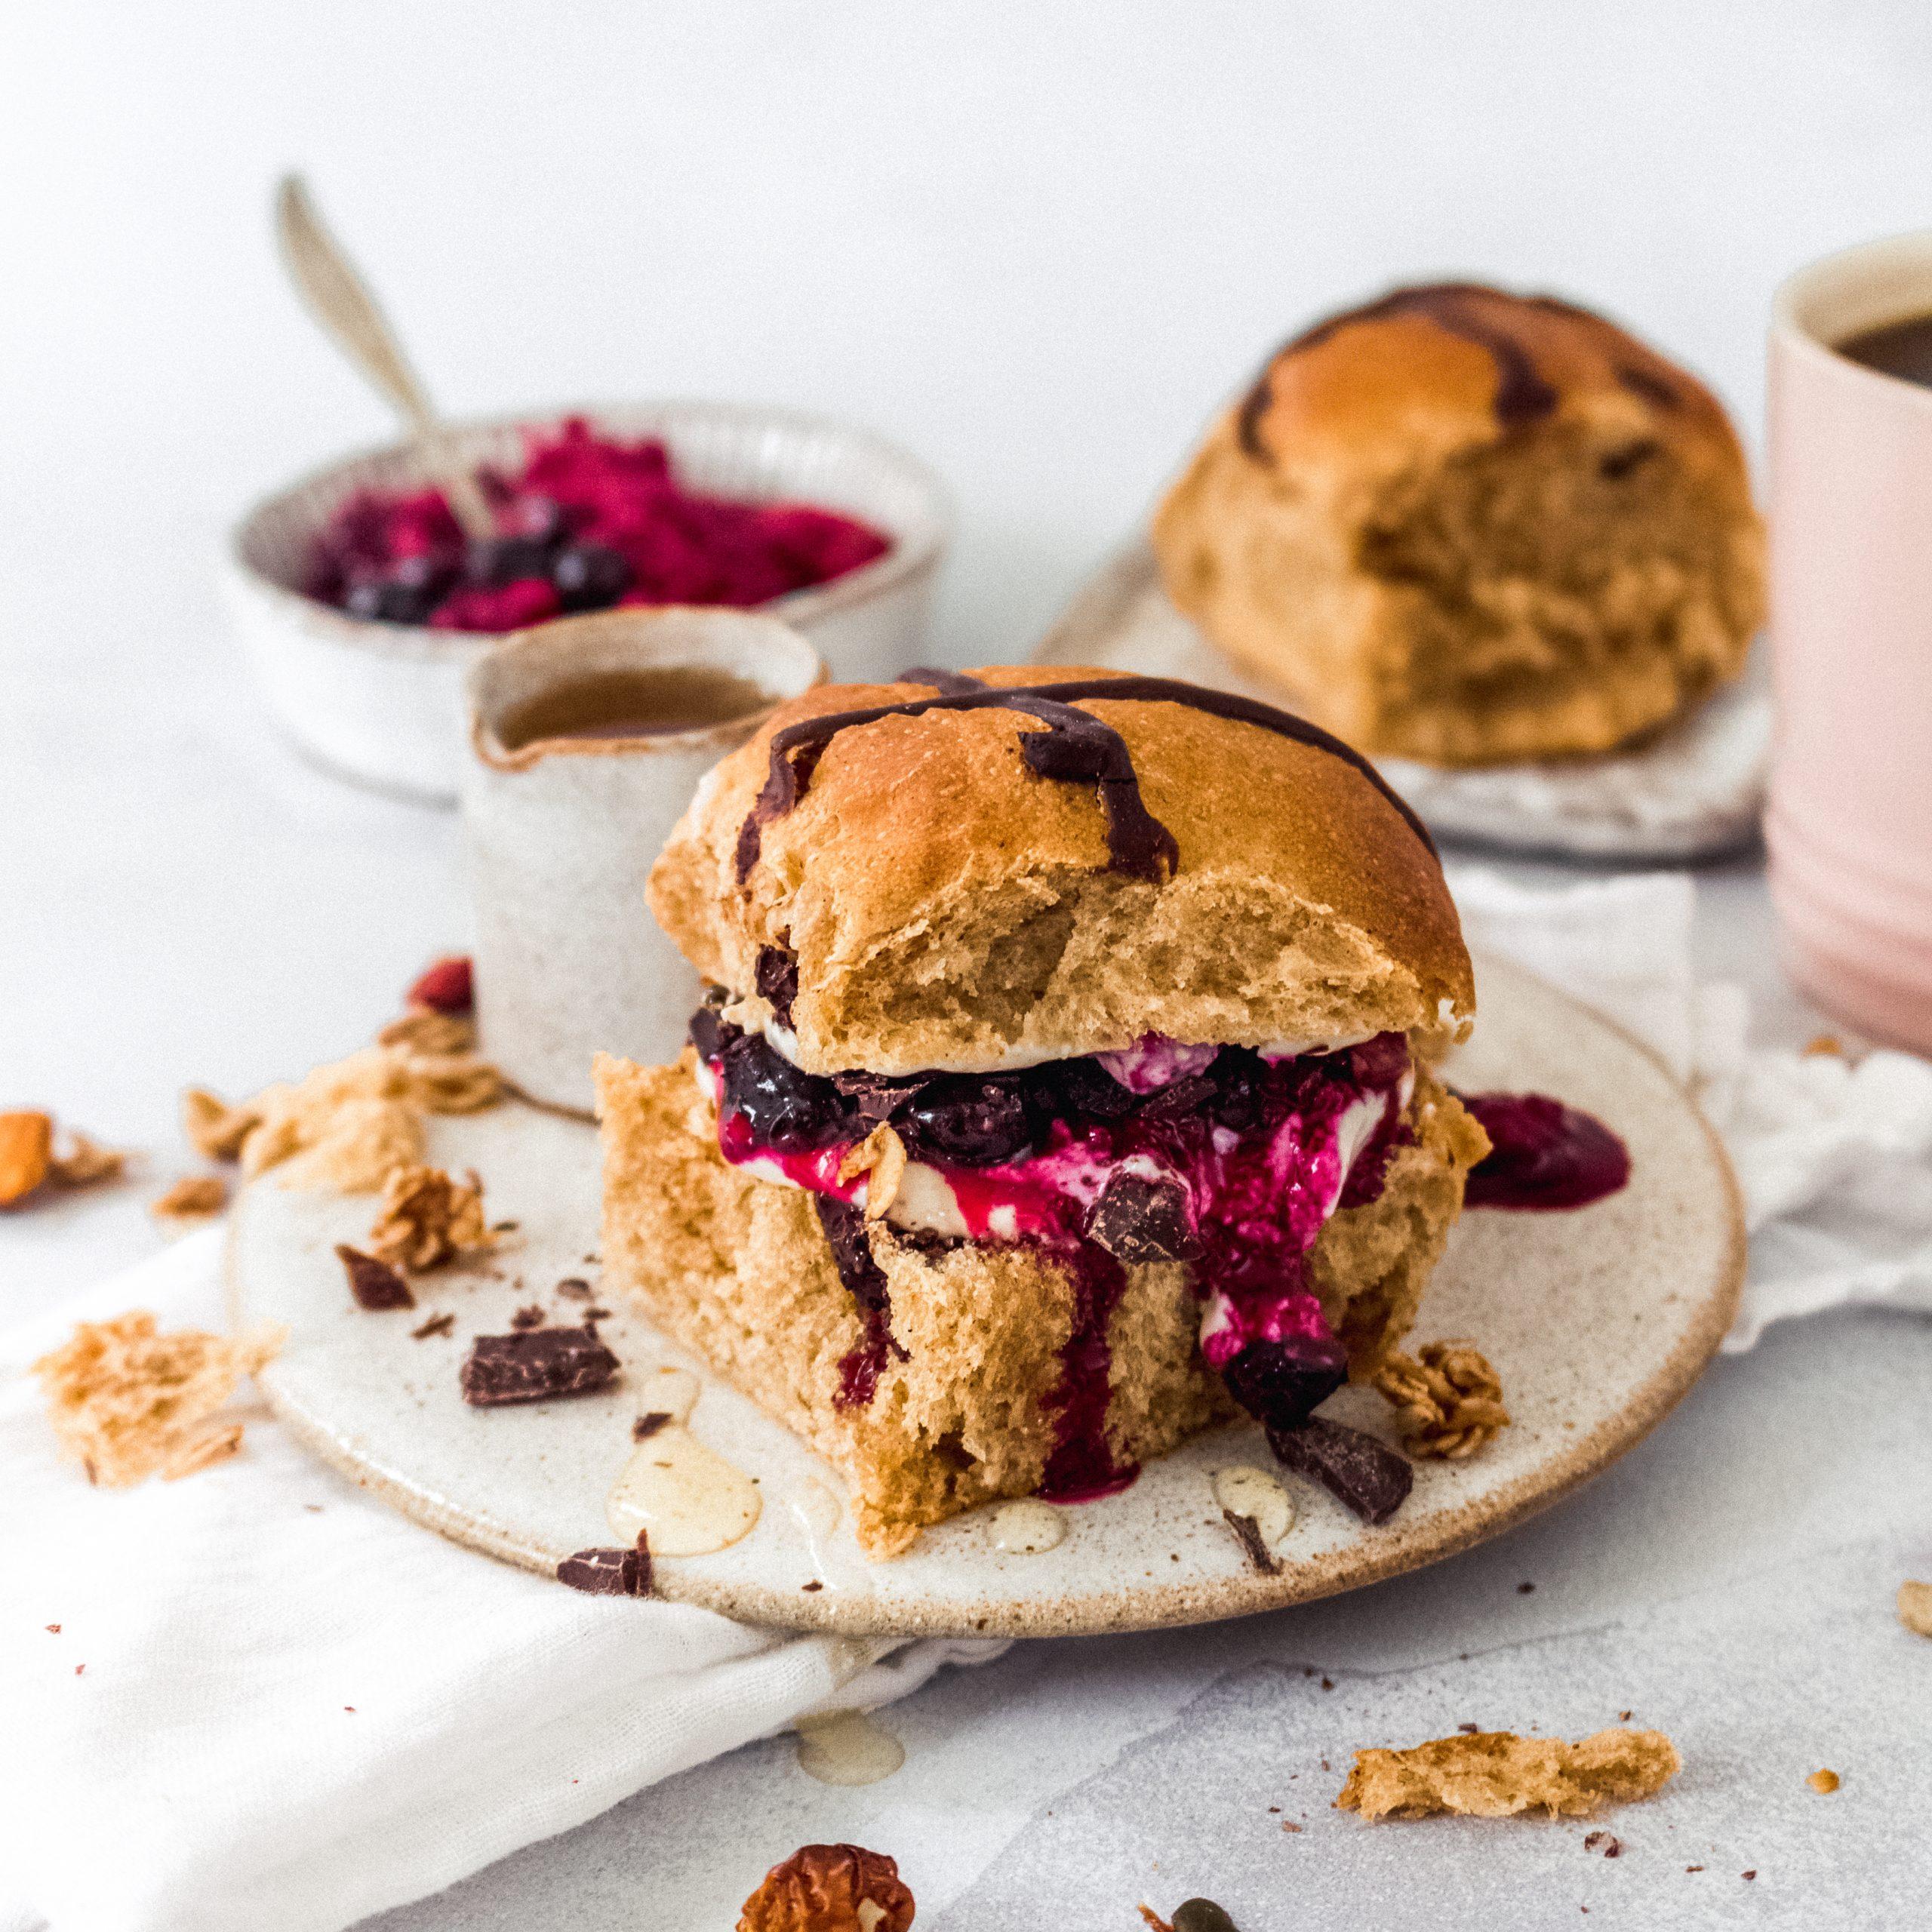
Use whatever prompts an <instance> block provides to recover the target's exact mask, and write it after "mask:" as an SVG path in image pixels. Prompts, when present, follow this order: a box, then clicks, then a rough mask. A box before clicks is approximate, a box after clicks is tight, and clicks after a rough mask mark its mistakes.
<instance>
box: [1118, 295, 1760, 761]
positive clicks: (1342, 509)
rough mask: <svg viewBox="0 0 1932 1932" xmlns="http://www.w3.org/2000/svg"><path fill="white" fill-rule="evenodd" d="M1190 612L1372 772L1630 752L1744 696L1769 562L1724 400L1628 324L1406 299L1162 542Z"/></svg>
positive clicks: (1324, 363)
mask: <svg viewBox="0 0 1932 1932" xmlns="http://www.w3.org/2000/svg"><path fill="white" fill-rule="evenodd" d="M1153 536H1154V546H1155V551H1156V552H1157V553H1158V556H1159V558H1160V562H1161V571H1162V574H1163V577H1164V579H1165V581H1166V584H1167V587H1168V593H1169V595H1171V597H1172V598H1173V599H1174V602H1175V604H1176V605H1178V606H1179V608H1180V609H1181V610H1182V611H1184V612H1186V614H1188V615H1189V617H1192V618H1193V619H1194V620H1195V622H1196V623H1198V624H1199V625H1200V626H1201V629H1203V630H1204V632H1206V633H1207V635H1208V636H1209V637H1210V638H1212V639H1213V640H1214V641H1215V642H1216V643H1217V644H1218V645H1220V646H1221V648H1223V650H1225V651H1227V652H1228V653H1229V654H1230V655H1231V656H1232V657H1235V658H1236V659H1238V660H1239V661H1240V662H1241V663H1243V664H1244V665H1246V666H1249V667H1250V668H1251V669H1254V671H1256V672H1260V674H1261V675H1263V676H1264V677H1266V678H1270V679H1272V680H1274V681H1278V682H1279V683H1280V684H1281V685H1282V686H1283V687H1284V689H1286V690H1287V691H1289V692H1291V693H1292V694H1294V695H1295V696H1296V697H1297V699H1298V700H1300V702H1301V703H1303V705H1304V706H1306V709H1308V711H1309V713H1310V715H1312V716H1315V717H1317V718H1320V719H1321V721H1323V722H1324V724H1327V725H1328V726H1329V727H1330V728H1331V729H1333V730H1335V731H1340V732H1341V733H1342V734H1343V735H1344V736H1346V737H1348V738H1349V740H1350V741H1351V742H1352V743H1355V744H1358V745H1359V746H1361V747H1362V748H1363V749H1365V750H1368V751H1372V752H1377V753H1384V752H1386V753H1394V754H1397V755H1401V756H1404V757H1411V758H1422V759H1426V760H1428V761H1431V762H1433V763H1436V764H1451V765H1454V764H1494V763H1500V762H1505V761H1510V760H1514V759H1522V758H1539V757H1546V756H1552V755H1565V754H1569V753H1576V752H1598V751H1604V750H1607V749H1611V748H1612V747H1614V746H1617V745H1620V744H1623V743H1626V742H1627V741H1629V740H1630V739H1632V738H1633V737H1637V736H1638V735H1640V734H1642V733H1644V732H1645V731H1650V730H1651V729H1653V728H1655V727H1657V725H1660V724H1663V723H1664V722H1665V721H1667V720H1668V719H1669V718H1672V717H1673V716H1675V715H1677V714H1678V712H1681V710H1683V709H1684V708H1685V707H1687V706H1690V705H1691V704H1694V703H1696V702H1697V700H1700V699H1701V698H1703V697H1706V696H1707V695H1708V694H1709V693H1710V692H1712V691H1714V690H1715V689H1716V688H1718V686H1719V685H1722V684H1724V682H1726V681H1728V680H1729V679H1730V678H1734V677H1735V676H1736V675H1737V673H1738V672H1739V671H1740V669H1742V667H1743V662H1744V657H1745V654H1746V649H1747V648H1748V647H1749V642H1750V639H1751V637H1752V633H1753V632H1755V629H1757V627H1758V624H1759V623H1760V622H1761V619H1762V617H1763V611H1764V555H1763V551H1764V539H1763V531H1762V528H1761V524H1760V522H1759V520H1758V515H1757V512H1756V511H1755V509H1754V508H1753V507H1752V500H1751V490H1750V482H1749V476H1748V475H1747V473H1746V469H1745V464H1744V458H1743V451H1741V449H1740V447H1739V445H1738V441H1737V435H1736V433H1735V432H1734V430H1733V429H1732V427H1731V425H1730V420H1729V419H1728V418H1727V417H1726V415H1725V414H1724V409H1723V408H1722V406H1721V405H1720V404H1719V403H1718V401H1717V399H1716V398H1715V397H1714V396H1713V395H1711V393H1710V392H1709V390H1707V389H1705V388H1704V387H1703V385H1702V384H1700V383H1698V382H1697V380H1695V379H1694V377H1691V376H1690V375H1689V374H1687V373H1686V372H1685V371H1684V370H1682V369H1681V368H1678V367H1677V366H1676V365H1675V364H1673V363H1672V362H1670V361H1667V360H1666V358H1664V357H1663V356H1662V355H1659V354H1657V352H1655V351H1654V349H1651V348H1649V347H1647V346H1646V345H1645V344H1644V343H1641V342H1639V341H1638V340H1637V339H1636V338H1635V337H1633V336H1631V335H1629V334H1626V332H1625V331H1623V330H1622V329H1620V328H1617V326H1616V325H1614V323H1611V322H1610V321H1606V320H1605V319H1604V318H1603V317H1601V316H1600V315H1593V314H1592V313H1591V312H1589V310H1587V309H1580V308H1577V307H1576V306H1574V305H1572V304H1571V303H1567V302H1560V301H1558V300H1554V299H1553V298H1552V297H1547V296H1531V297H1522V296H1516V295H1512V294H1508V293H1506V291H1503V290H1501V289H1497V288H1484V287H1481V286H1480V285H1472V284H1462V283H1451V284H1441V285H1432V286H1428V287H1423V288H1404V289H1398V290H1397V291H1395V292H1394V293H1393V294H1390V295H1388V296H1386V297H1383V298H1382V299H1381V300H1379V301H1376V302H1372V303H1368V304H1367V306H1364V307H1362V308H1360V309H1352V310H1350V311H1349V312H1346V313H1345V314H1342V315H1336V316H1334V317H1331V318H1330V319H1328V320H1327V321H1324V322H1322V323H1320V324H1318V325H1317V326H1316V327H1315V328H1312V329H1310V330H1309V331H1306V333H1305V334H1303V335H1301V336H1299V337H1297V338H1296V339H1295V340H1294V341H1292V342H1290V343H1287V345H1286V346H1284V347H1283V348H1282V349H1280V350H1279V351H1278V352H1277V353H1276V354H1275V355H1274V356H1273V357H1272V358H1271V360H1270V361H1269V363H1268V365H1267V366H1266V368H1264V369H1263V371H1262V372H1261V374H1260V377H1258V378H1257V380H1256V382H1255V383H1254V386H1253V387H1252V388H1251V389H1250V390H1249V391H1248V392H1247V394H1246V395H1245V396H1244V397H1243V398H1241V400H1240V401H1238V403H1236V404H1235V405H1234V406H1233V407H1232V408H1230V409H1229V410H1228V411H1226V414H1224V415H1223V417H1222V418H1221V420H1220V421H1219V422H1218V423H1217V424H1216V426H1215V427H1214V429H1213V430H1212V431H1211V432H1210V433H1209V435H1208V437H1207V440H1206V441H1205V442H1204V444H1203V445H1202V446H1201V448H1200V450H1199V451H1198V452H1197V453H1196V454H1195V457H1194V458H1193V460H1192V462H1191V463H1189V466H1188V468H1187V469H1186V472H1184V473H1183V475H1182V476H1181V478H1180V481H1178V482H1177V483H1176V484H1175V485H1174V487H1173V488H1172V489H1171V491H1169V493H1168V497H1167V499H1166V500H1165V501H1164V503H1162V505H1161V508H1160V510H1159V512H1158V515H1156V517H1155V524H1154V532H1153Z"/></svg>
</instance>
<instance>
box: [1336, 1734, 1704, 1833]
mask: <svg viewBox="0 0 1932 1932" xmlns="http://www.w3.org/2000/svg"><path fill="white" fill-rule="evenodd" d="M1680 1764H1681V1760H1680V1759H1679V1758H1678V1755H1677V1750H1676V1747H1675V1746H1674V1745H1673V1744H1672V1743H1671V1741H1670V1740H1669V1738H1667V1737H1665V1736H1664V1734H1663V1732H1661V1731H1657V1730H1600V1731H1598V1732H1597V1733H1596V1734H1595V1735H1594V1736H1592V1737H1586V1738H1584V1739H1583V1740H1582V1741H1581V1742H1580V1743H1576V1744H1570V1743H1565V1742H1564V1740H1562V1739H1561V1738H1559V1737H1518V1736H1517V1735H1515V1733H1514V1732H1512V1731H1506V1730H1487V1731H1478V1732H1477V1733H1476V1734H1475V1735H1474V1736H1473V1737H1470V1736H1465V1735H1461V1734H1459V1735H1457V1736H1456V1737H1438V1738H1435V1739H1432V1740H1430V1741H1429V1743H1426V1744H1418V1745H1415V1746H1412V1747H1411V1749H1408V1750H1406V1751H1385V1750H1374V1749H1372V1750H1366V1751H1358V1752H1356V1753H1355V1768H1354V1769H1353V1770H1352V1771H1350V1772H1349V1778H1348V1782H1347V1783H1346V1784H1345V1785H1343V1787H1342V1791H1341V1795H1340V1796H1339V1797H1338V1798H1337V1799H1336V1800H1335V1803H1336V1806H1337V1808H1338V1809H1339V1810H1344V1811H1359V1812H1360V1813H1361V1814H1362V1816H1363V1817H1364V1818H1365V1819H1367V1820H1370V1821H1371V1822H1373V1821H1374V1820H1377V1819H1379V1818H1387V1817H1405V1818H1426V1817H1429V1816H1431V1815H1432V1814H1435V1813H1437V1812H1443V1811H1451V1812H1456V1813H1458V1814H1461V1815H1463V1816H1464V1817H1473V1818H1505V1817H1512V1816H1514V1815H1515V1814H1516V1813H1518V1812H1521V1811H1541V1812H1543V1814H1545V1815H1546V1816H1548V1817H1581V1816H1583V1815H1585V1814H1588V1813H1589V1812H1592V1811H1594V1810H1596V1809H1597V1808H1598V1807H1599V1806H1600V1805H1602V1804H1623V1803H1627V1802H1628V1801H1630V1800H1631V1799H1633V1798H1647V1797H1649V1796H1650V1795H1651V1793H1652V1792H1655V1791H1657V1790H1659V1789H1661V1788H1662V1787H1663V1786H1664V1785H1665V1784H1666V1783H1667V1782H1668V1781H1669V1780H1670V1779H1671V1778H1672V1777H1675V1776H1676V1774H1677V1772H1678V1768H1679V1766H1680Z"/></svg>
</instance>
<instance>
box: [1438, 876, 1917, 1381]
mask: <svg viewBox="0 0 1932 1932" xmlns="http://www.w3.org/2000/svg"><path fill="white" fill-rule="evenodd" d="M1450 884H1451V888H1452V890H1453V891H1454V893H1455V895H1456V903H1457V906H1458V907H1459V908H1460V910H1461V912H1462V915H1463V931H1464V933H1465V934H1466V937H1468V939H1469V943H1470V944H1471V945H1472V946H1487V947H1488V948H1490V949H1491V950H1493V951H1495V952H1503V953H1506V954H1508V955H1509V956H1510V957H1511V958H1514V959H1516V960H1518V961H1521V964H1524V965H1525V966H1527V967H1528V968H1530V970H1531V971H1532V972H1534V973H1537V974H1540V975H1541V976H1542V977H1543V978H1544V979H1546V980H1550V981H1552V982H1553V983H1555V985H1557V986H1561V987H1563V988H1564V989H1565V990H1566V991H1567V992H1573V993H1574V994H1575V995H1577V998H1580V999H1582V1000H1583V1001H1587V1002H1588V1003H1589V1004H1590V1005H1592V1006H1594V1007H1595V1008H1597V1009H1598V1011H1599V1012H1601V1013H1604V1014H1607V1015H1608V1016H1609V1017H1611V1019H1613V1020H1616V1021H1617V1023H1618V1024H1619V1025H1620V1026H1623V1028H1624V1029H1626V1031H1627V1032H1632V1033H1634V1034H1635V1035H1637V1037H1638V1038H1639V1039H1641V1040H1642V1041H1644V1042H1645V1043H1646V1044H1647V1045H1648V1046H1650V1047H1651V1048H1652V1049H1653V1050H1654V1051H1655V1052H1656V1053H1657V1054H1658V1055H1659V1057H1660V1058H1661V1059H1663V1060H1664V1061H1665V1063H1666V1064H1667V1065H1668V1066H1669V1067H1670V1068H1671V1069H1672V1071H1673V1072H1675V1073H1676V1074H1677V1075H1678V1077H1679V1078H1681V1079H1684V1081H1687V1083H1688V1084H1690V1088H1691V1090H1692V1091H1693V1092H1694V1093H1695V1094H1696V1095H1697V1100H1698V1103H1699V1104H1700V1106H1702V1107H1703V1109H1704V1112H1705V1115H1706V1118H1709V1121H1710V1122H1711V1124H1712V1126H1713V1127H1715V1128H1716V1129H1717V1130H1718V1133H1719V1134H1721V1136H1722V1137H1723V1139H1724V1145H1725V1146H1726V1147H1727V1149H1729V1151H1730V1158H1731V1164H1732V1166H1733V1167H1734V1168H1736V1170H1737V1180H1738V1185H1739V1187H1740V1189H1741V1190H1742V1192H1743V1196H1744V1218H1745V1223H1746V1226H1747V1227H1748V1228H1749V1231H1750V1236H1751V1262H1750V1268H1749V1273H1748V1274H1747V1275H1746V1280H1745V1284H1744V1300H1743V1306H1742V1307H1741V1308H1740V1309H1739V1311H1738V1316H1737V1323H1736V1324H1735V1325H1734V1327H1733V1328H1732V1329H1731V1331H1730V1334H1728V1335H1727V1337H1725V1338H1724V1347H1725V1348H1726V1349H1727V1350H1730V1351H1732V1352H1735V1351H1737V1350H1739V1349H1748V1348H1749V1347H1750V1346H1751V1345H1752V1343H1754V1342H1755V1341H1756V1340H1757V1339H1758V1337H1759V1336H1760V1335H1761V1334H1763V1332H1764V1328H1765V1327H1766V1326H1767V1324H1769V1323H1770V1322H1773V1321H1782V1320H1783V1319H1785V1318H1786V1317H1787V1316H1790V1315H1811V1314H1815V1313H1817V1312H1818V1311H1819V1310H1820V1309H1826V1308H1833V1307H1836V1306H1839V1305H1840V1304H1841V1303H1847V1302H1861V1303H1879V1304H1883V1305H1886V1306H1891V1307H1895V1308H1911V1309H1926V1310H1932V1063H1928V1062H1927V1061H1925V1060H1921V1059H1919V1058H1918V1057H1916V1056H1915V1055H1914V1054H1903V1053H1894V1052H1891V1051H1887V1050H1884V1049H1879V1050H1877V1051H1873V1052H1871V1053H1869V1054H1865V1055H1863V1057H1861V1058H1860V1059H1858V1060H1856V1061H1855V1062H1854V1061H1851V1060H1846V1059H1844V1058H1842V1057H1840V1056H1838V1055H1837V1054H1802V1053H1798V1052H1794V1051H1789V1050H1786V1049H1783V1048H1770V1047H1754V1046H1752V1045H1751V1044H1749V1039H1748V1030H1749V1005H1748V1002H1747V1001H1746V997H1745V995H1744V992H1743V989H1742V988H1741V987H1738V986H1727V985H1714V986H1698V985H1697V984H1696V983H1694V980H1693V978H1692V974H1691V953H1690V926H1691V918H1692V913H1693V910H1694V888H1693V886H1692V884H1691V882H1690V879H1689V878H1687V876H1686V875H1684V874H1683V873H1681V872H1652V873H1641V874H1635V875H1626V876H1624V877H1622V878H1608V879H1601V880H1598V879H1592V880H1586V881H1583V882H1581V883H1579V884H1571V885H1566V886H1561V887H1558V888H1553V889H1549V888H1537V887H1527V886H1521V885H1518V884H1514V883H1512V881H1509V880H1508V879H1506V878H1503V877H1502V876H1501V875H1500V874H1498V873H1497V872H1491V871H1488V870H1486V869H1480V868H1475V867H1458V868H1452V869H1451V873H1450Z"/></svg>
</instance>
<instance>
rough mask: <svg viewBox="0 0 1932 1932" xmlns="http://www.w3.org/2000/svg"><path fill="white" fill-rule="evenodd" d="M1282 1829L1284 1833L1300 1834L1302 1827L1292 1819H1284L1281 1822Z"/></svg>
mask: <svg viewBox="0 0 1932 1932" xmlns="http://www.w3.org/2000/svg"><path fill="white" fill-rule="evenodd" d="M1281 1829H1282V1830H1283V1831H1284V1832H1298V1831H1300V1829H1301V1827H1300V1826H1299V1825H1297V1823H1295V1822H1294V1820H1293V1819H1292V1818H1284V1819H1283V1820H1281Z"/></svg>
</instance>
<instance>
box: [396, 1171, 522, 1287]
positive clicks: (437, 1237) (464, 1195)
mask: <svg viewBox="0 0 1932 1932" xmlns="http://www.w3.org/2000/svg"><path fill="white" fill-rule="evenodd" d="M495 1241H496V1236H495V1235H494V1234H493V1233H492V1232H491V1229H490V1224H489V1223H488V1221H486V1220H485V1219H484V1217H483V1183H481V1181H480V1180H478V1179H477V1177H476V1176H475V1174H471V1175H470V1176H469V1179H468V1180H466V1181H457V1180H451V1178H450V1177H449V1176H448V1174H445V1173H444V1172H443V1171H442V1169H441V1168H431V1167H425V1166H424V1165H423V1164H422V1163H420V1161H415V1162H411V1164H408V1165H407V1166H405V1167H399V1168H392V1169H391V1171H390V1172H389V1177H388V1178H387V1179H386V1180H385V1181H384V1182H383V1211H382V1212H381V1214H379V1215H378V1216H377V1218H376V1224H375V1226H374V1227H372V1228H371V1229H370V1230H369V1252H370V1254H372V1255H374V1257H376V1259H377V1260H378V1261H383V1262H386V1263H389V1266H391V1267H392V1268H401V1269H409V1270H410V1271H411V1272H417V1273H420V1272H422V1271H423V1269H428V1268H436V1267H440V1266H441V1265H442V1264H443V1263H445V1262H446V1261H449V1260H454V1258H455V1257H456V1256H457V1254H460V1253H462V1252H463V1251H466V1250H468V1251H478V1250H481V1249H484V1248H488V1247H492V1246H494V1244H495Z"/></svg>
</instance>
